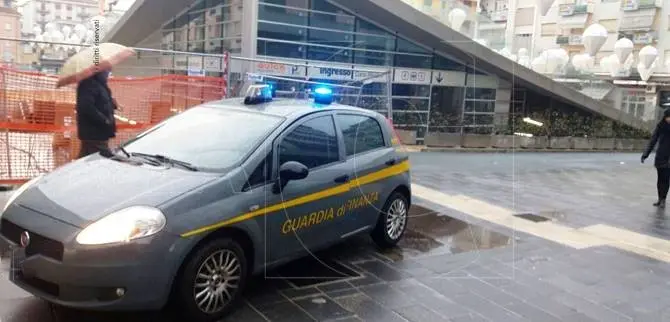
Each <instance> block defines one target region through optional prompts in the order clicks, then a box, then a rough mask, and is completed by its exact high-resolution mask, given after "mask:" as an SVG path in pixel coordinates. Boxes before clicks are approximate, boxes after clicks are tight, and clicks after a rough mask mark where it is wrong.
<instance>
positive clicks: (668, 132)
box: [642, 109, 670, 208]
mask: <svg viewBox="0 0 670 322" xmlns="http://www.w3.org/2000/svg"><path fill="white" fill-rule="evenodd" d="M656 143H658V148H656V157H655V158H654V166H655V167H656V172H657V174H658V177H657V180H656V189H657V190H658V201H656V202H655V203H654V206H656V207H660V208H665V198H666V197H667V196H668V189H670V109H666V110H665V111H663V119H662V120H661V121H660V122H659V123H658V125H656V129H654V134H653V135H652V136H651V140H649V145H648V146H647V149H646V150H645V151H644V153H643V154H642V163H644V160H646V159H647V158H648V157H649V154H650V153H651V151H652V150H653V149H654V146H656Z"/></svg>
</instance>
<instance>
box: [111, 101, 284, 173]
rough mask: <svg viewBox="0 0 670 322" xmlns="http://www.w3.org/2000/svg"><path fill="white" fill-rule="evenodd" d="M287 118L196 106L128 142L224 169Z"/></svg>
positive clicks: (146, 151)
mask: <svg viewBox="0 0 670 322" xmlns="http://www.w3.org/2000/svg"><path fill="white" fill-rule="evenodd" d="M283 120H284V118H282V117H277V116H272V115H267V114H261V113H255V112H246V111H240V110H233V109H225V108H218V107H207V106H204V107H196V108H193V109H190V110H188V111H186V112H183V113H181V114H179V115H177V116H175V117H172V118H169V119H168V120H166V121H164V122H163V123H161V124H159V125H157V126H155V127H154V128H152V129H150V130H148V131H146V132H144V133H142V134H140V135H138V136H137V137H136V138H135V139H133V140H131V141H129V142H127V143H126V144H125V145H124V146H123V148H124V149H125V151H127V152H128V153H130V154H131V155H132V154H133V153H138V154H143V155H159V156H163V157H167V158H170V159H174V160H178V161H181V162H187V163H190V164H191V165H192V166H194V167H198V168H200V169H208V170H223V169H227V168H230V167H232V166H234V165H235V164H236V163H238V162H240V161H242V159H243V158H245V157H246V156H247V155H248V154H249V153H250V152H251V151H252V150H253V149H254V148H255V147H256V146H258V144H260V143H261V141H263V140H264V139H265V137H266V136H267V135H268V134H270V132H272V131H273V130H274V129H275V128H276V127H277V126H278V125H279V124H281V123H282V122H283Z"/></svg>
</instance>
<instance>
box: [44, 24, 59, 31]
mask: <svg viewBox="0 0 670 322" xmlns="http://www.w3.org/2000/svg"><path fill="white" fill-rule="evenodd" d="M56 29H58V25H56V24H55V23H53V22H49V23H47V24H46V25H45V26H44V31H46V32H47V33H51V32H53V31H54V30H56Z"/></svg>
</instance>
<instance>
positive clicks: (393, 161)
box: [386, 159, 396, 165]
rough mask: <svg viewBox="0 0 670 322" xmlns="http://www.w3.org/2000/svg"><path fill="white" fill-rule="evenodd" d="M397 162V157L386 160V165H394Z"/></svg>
mask: <svg viewBox="0 0 670 322" xmlns="http://www.w3.org/2000/svg"><path fill="white" fill-rule="evenodd" d="M395 163H396V160H395V159H391V160H388V161H386V165H394V164H395Z"/></svg>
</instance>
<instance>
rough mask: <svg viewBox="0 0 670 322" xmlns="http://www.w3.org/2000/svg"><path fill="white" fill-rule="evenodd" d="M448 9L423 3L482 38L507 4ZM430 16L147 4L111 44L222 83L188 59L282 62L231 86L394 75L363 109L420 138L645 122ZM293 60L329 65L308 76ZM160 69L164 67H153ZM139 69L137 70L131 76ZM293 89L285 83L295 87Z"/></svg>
mask: <svg viewBox="0 0 670 322" xmlns="http://www.w3.org/2000/svg"><path fill="white" fill-rule="evenodd" d="M442 3H443V2H440V1H431V2H430V3H428V2H424V3H422V4H419V5H423V4H425V6H426V7H430V8H436V9H435V10H437V12H438V14H447V15H448V10H450V9H451V8H453V7H454V5H458V6H461V7H464V8H465V9H466V10H467V14H468V19H467V20H468V21H469V22H468V21H466V22H465V23H464V28H465V29H467V30H470V31H472V32H476V33H479V32H480V30H479V29H478V27H479V25H480V24H479V20H478V17H479V16H482V14H481V12H483V11H485V12H486V13H487V14H489V12H491V13H490V15H494V16H495V15H496V14H495V12H497V8H501V10H502V8H504V4H503V3H502V2H501V3H494V4H493V6H491V7H489V6H488V5H487V6H484V7H483V8H482V6H481V5H480V3H477V2H468V3H455V2H451V3H450V4H449V5H448V6H445V7H444V8H442V7H441V4H442ZM429 5H430V6H429ZM420 14H421V12H417V11H416V10H415V7H412V6H409V5H408V4H407V1H401V0H357V1H350V0H244V1H242V0H196V1H193V0H179V1H170V2H166V1H160V0H145V1H138V2H136V3H135V4H134V5H133V6H132V7H131V8H130V9H129V10H128V11H127V13H126V15H125V16H124V17H122V18H121V20H120V23H119V24H117V25H116V26H115V27H114V28H113V29H112V30H110V32H109V34H108V36H107V38H106V39H105V41H112V42H117V43H121V44H124V45H127V46H132V47H139V48H155V49H164V50H175V51H180V52H184V53H180V54H174V53H164V56H161V57H159V58H160V59H159V58H157V57H149V55H145V54H143V55H142V59H137V60H135V61H134V64H138V66H135V67H141V68H144V70H147V71H153V72H157V73H160V72H163V73H177V74H179V73H181V74H198V72H201V73H202V74H206V75H209V76H224V75H223V74H222V72H223V70H222V68H221V64H220V63H214V64H208V61H207V60H203V57H202V56H197V55H188V54H187V52H196V53H210V54H222V53H223V52H224V51H229V52H230V53H232V54H233V55H234V56H243V57H256V58H264V59H269V60H272V61H273V63H270V64H268V63H254V64H251V66H250V64H248V63H246V62H244V61H241V60H237V61H236V60H231V62H230V65H229V66H228V67H229V68H228V71H229V72H230V80H231V82H230V83H234V81H235V80H240V79H241V77H243V75H244V74H245V72H253V71H256V72H262V73H269V74H275V75H280V76H282V77H288V78H296V79H305V78H308V79H310V80H312V81H317V82H329V83H349V82H352V81H355V80H359V79H362V78H363V77H365V76H363V74H362V73H357V72H356V70H357V69H372V70H378V71H380V72H383V71H388V70H389V69H390V70H391V76H390V77H389V78H387V79H390V81H391V83H392V85H391V86H390V87H391V92H390V93H388V90H387V89H388V87H387V86H386V83H384V81H385V79H380V80H379V82H377V83H372V84H370V85H367V86H366V87H365V89H364V91H363V96H362V98H361V100H360V102H359V103H360V104H361V106H364V107H366V108H370V109H373V110H378V111H380V112H382V113H384V114H387V113H388V115H389V116H390V117H392V119H393V122H394V124H395V125H396V126H398V127H400V128H403V129H408V130H415V131H417V134H418V137H419V138H421V137H423V135H424V134H425V132H426V131H438V132H452V133H482V134H484V133H494V132H500V131H503V132H506V131H508V130H509V128H507V127H505V126H506V125H507V124H508V122H509V121H510V120H511V119H512V118H518V117H521V116H530V115H536V114H537V115H544V116H546V117H549V115H554V114H556V115H558V114H561V115H563V114H566V115H567V114H569V115H573V116H574V118H575V120H576V122H582V121H583V120H586V119H588V120H591V121H593V120H595V119H598V120H599V121H598V122H600V120H604V122H605V123H607V122H609V124H610V128H611V127H612V126H611V124H613V119H614V120H616V122H621V124H627V125H630V126H633V127H642V126H643V125H642V124H639V123H637V120H635V119H633V118H632V117H631V116H630V115H628V114H626V113H621V112H620V111H619V110H618V109H614V108H613V107H612V106H609V105H606V104H604V103H603V102H602V101H601V100H598V99H593V98H592V97H590V96H588V95H586V94H585V93H583V92H580V91H578V90H576V89H574V88H572V87H569V86H566V85H565V84H561V83H558V82H555V81H552V80H551V79H547V78H546V77H544V76H542V75H540V74H538V73H535V72H533V71H531V70H529V69H526V68H519V67H516V66H515V65H516V63H514V62H513V61H510V60H506V59H505V58H504V57H502V56H500V55H498V54H496V53H494V52H492V51H490V50H487V49H486V48H483V47H481V46H480V45H478V44H476V43H475V42H474V41H473V39H472V38H467V36H466V35H464V34H462V33H459V32H456V31H454V30H453V29H451V28H448V27H447V26H445V25H442V24H439V23H435V21H433V20H431V17H428V16H426V17H425V19H417V18H416V17H418V15H420ZM503 18H504V17H500V18H499V19H498V20H500V21H499V22H498V23H501V24H503V25H504V22H503V21H502V19H503ZM492 29H496V28H492ZM497 29H500V28H497ZM505 31H506V30H505V28H502V29H501V30H500V32H501V33H500V34H501V35H505ZM500 38H502V39H504V37H500ZM445 39H449V40H451V41H445ZM473 43H474V44H473ZM287 62H300V63H303V64H304V63H306V64H321V65H324V64H325V65H326V66H327V67H322V66H321V67H309V66H308V67H307V68H306V67H304V66H302V67H298V66H291V65H287V64H286V63H287ZM129 64H131V63H129ZM152 65H153V66H155V67H157V68H155V69H149V68H148V66H152ZM129 70H130V69H129ZM138 70H140V68H134V69H132V71H133V73H137V72H138ZM115 75H119V73H115ZM134 75H137V74H134ZM366 76H367V75H366ZM382 78H383V77H382ZM294 85H295V83H293V84H290V83H286V84H283V83H282V82H280V83H279V84H278V86H279V87H280V88H282V87H284V88H285V89H288V88H290V87H291V86H294ZM387 94H388V95H387ZM389 97H390V101H389V100H388V98H389ZM349 98H350V97H348V95H346V94H343V95H340V96H339V97H338V99H339V100H340V101H341V102H344V103H352V102H354V100H349ZM389 106H390V107H391V109H390V110H389ZM549 112H551V113H549ZM591 121H589V122H591ZM592 123H597V122H596V121H593V122H592ZM617 124H619V123H617ZM557 131H558V130H557ZM564 132H565V133H559V132H554V133H555V135H587V134H581V132H574V131H572V130H567V129H564ZM588 135H591V132H589V134H588Z"/></svg>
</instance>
